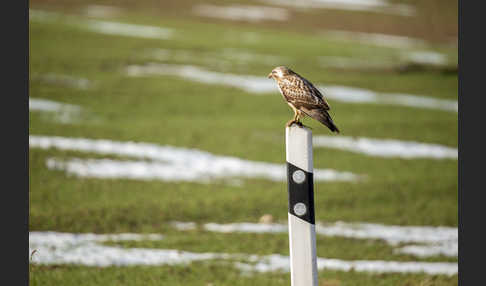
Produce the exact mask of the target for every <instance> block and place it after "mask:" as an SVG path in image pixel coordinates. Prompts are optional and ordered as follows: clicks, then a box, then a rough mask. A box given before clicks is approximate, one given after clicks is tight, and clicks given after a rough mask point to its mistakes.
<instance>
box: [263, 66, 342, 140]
mask: <svg viewBox="0 0 486 286" xmlns="http://www.w3.org/2000/svg"><path fill="white" fill-rule="evenodd" d="M268 78H273V79H275V81H276V82H277V85H278V89H279V90H280V93H281V94H282V96H283V98H284V99H285V101H287V104H288V105H289V106H290V107H291V108H292V109H293V110H294V113H295V114H294V118H293V119H292V120H290V121H289V122H287V124H286V126H287V127H289V126H291V125H292V124H294V123H296V124H298V125H300V126H302V123H301V122H300V119H301V118H304V117H305V116H306V115H307V116H309V117H312V118H314V119H315V120H317V121H319V122H321V123H322V124H324V125H326V126H327V127H328V128H329V129H331V131H332V132H337V133H339V129H338V128H337V126H336V125H335V124H334V122H333V121H332V118H331V116H330V115H329V113H328V112H327V111H328V110H329V108H330V106H329V104H328V103H327V101H326V99H324V97H323V96H322V94H321V93H320V92H319V90H318V89H317V88H315V87H314V85H313V84H312V83H311V82H310V81H308V80H306V79H305V78H303V77H302V76H300V75H299V74H297V73H296V72H294V71H292V70H291V69H289V68H287V67H285V66H280V67H276V68H274V69H273V70H272V72H271V73H269V74H268Z"/></svg>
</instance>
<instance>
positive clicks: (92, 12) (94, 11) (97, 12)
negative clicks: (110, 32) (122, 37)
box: [84, 4, 122, 18]
mask: <svg viewBox="0 0 486 286" xmlns="http://www.w3.org/2000/svg"><path fill="white" fill-rule="evenodd" d="M121 12H122V9H121V8H120V7H115V6H106V5H94V4H93V5H88V6H86V7H85V8H84V13H85V14H86V15H87V16H89V17H97V18H112V17H116V16H119V15H120V14H121Z"/></svg>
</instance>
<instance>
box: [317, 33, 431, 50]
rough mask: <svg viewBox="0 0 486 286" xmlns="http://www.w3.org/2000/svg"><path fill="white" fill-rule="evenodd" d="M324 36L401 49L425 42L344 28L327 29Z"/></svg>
mask: <svg viewBox="0 0 486 286" xmlns="http://www.w3.org/2000/svg"><path fill="white" fill-rule="evenodd" d="M324 36H325V37H329V38H332V39H335V40H345V41H352V42H360V43H362V44H369V45H375V46H381V47H389V48H401V49H410V48H415V47H422V46H424V45H425V44H426V42H425V41H424V40H421V39H416V38H410V37H405V36H396V35H387V34H378V33H363V32H350V31H344V30H328V31H326V32H325V33H324Z"/></svg>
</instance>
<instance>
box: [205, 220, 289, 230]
mask: <svg viewBox="0 0 486 286" xmlns="http://www.w3.org/2000/svg"><path fill="white" fill-rule="evenodd" d="M204 229H205V230H207V231H214V232H223V233H232V232H247V233H282V232H287V231H288V227H287V225H284V224H278V223H250V222H241V223H227V224H219V223H206V224H204Z"/></svg>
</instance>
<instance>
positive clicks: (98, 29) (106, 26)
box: [29, 9, 174, 40]
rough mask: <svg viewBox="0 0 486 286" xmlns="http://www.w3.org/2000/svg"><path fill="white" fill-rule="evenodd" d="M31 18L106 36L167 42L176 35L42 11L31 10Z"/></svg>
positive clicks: (158, 30) (162, 29)
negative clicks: (60, 21)
mask: <svg viewBox="0 0 486 286" xmlns="http://www.w3.org/2000/svg"><path fill="white" fill-rule="evenodd" d="M29 17H30V20H32V21H38V22H51V21H58V20H63V21H64V22H65V23H66V24H68V25H72V26H75V27H78V28H80V29H86V30H88V31H91V32H95V33H101V34H106V35H116V36H127V37H137V38H147V39H162V40H166V39H169V38H170V37H171V36H172V35H173V33H174V31H173V29H170V28H163V27H158V26H149V25H140V24H128V23H120V22H114V21H103V20H94V19H80V18H77V17H73V16H69V15H62V14H58V13H54V12H47V11H42V10H40V11H39V10H32V9H30V10H29Z"/></svg>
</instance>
